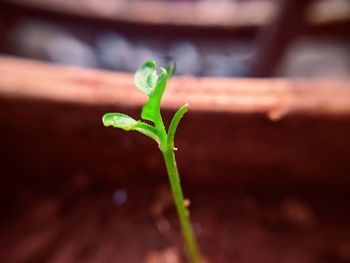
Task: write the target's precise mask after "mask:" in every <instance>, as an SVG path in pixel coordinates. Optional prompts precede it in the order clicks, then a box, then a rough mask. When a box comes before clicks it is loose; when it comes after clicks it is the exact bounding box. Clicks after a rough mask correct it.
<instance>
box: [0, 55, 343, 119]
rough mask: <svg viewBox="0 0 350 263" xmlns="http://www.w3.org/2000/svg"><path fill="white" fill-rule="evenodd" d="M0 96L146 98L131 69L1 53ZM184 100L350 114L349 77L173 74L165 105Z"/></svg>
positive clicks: (95, 101) (105, 100) (136, 101)
mask: <svg viewBox="0 0 350 263" xmlns="http://www.w3.org/2000/svg"><path fill="white" fill-rule="evenodd" d="M0 76H1V78H0V96H1V97H13V98H33V99H43V100H49V101H61V102H69V103H78V104H81V103H83V104H89V105H109V106H112V105H116V107H117V105H120V106H135V107H140V106H141V105H142V104H143V103H144V102H145V100H146V97H145V96H144V95H143V94H142V93H141V92H139V91H138V90H137V89H136V88H135V87H134V85H133V80H132V74H128V73H120V72H107V71H101V70H94V69H80V68H75V67H67V66H61V65H53V64H48V63H44V62H38V61H33V60H25V59H18V58H13V57H6V56H1V57H0ZM185 102H188V103H190V105H191V108H192V109H193V110H200V111H214V112H215V111H216V112H233V113H266V114H268V115H269V116H270V117H271V118H273V119H275V118H279V117H281V116H284V115H286V114H288V113H293V112H302V113H304V114H345V115H349V114H350V81H349V80H347V79H344V80H323V79H321V80H320V79H319V80H316V79H315V80H313V79H310V80H307V79H303V80H302V79H298V80H297V79H290V80H288V79H232V78H195V77H176V76H175V77H173V78H172V79H171V81H170V83H169V88H168V90H167V92H166V93H165V97H164V107H165V108H171V109H175V108H177V107H179V106H180V105H181V104H182V103H185Z"/></svg>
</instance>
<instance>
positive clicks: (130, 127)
mask: <svg viewBox="0 0 350 263" xmlns="http://www.w3.org/2000/svg"><path fill="white" fill-rule="evenodd" d="M102 122H103V125H104V126H106V127H108V126H112V127H114V128H120V129H123V130H125V131H138V132H140V133H142V134H144V135H146V136H148V137H150V138H152V139H153V140H155V141H156V142H157V143H159V138H158V137H159V136H158V132H157V130H156V129H155V128H154V127H153V126H151V125H148V124H147V123H143V122H141V121H137V120H135V119H133V118H131V117H129V116H128V115H125V114H122V113H106V114H105V115H103V117H102Z"/></svg>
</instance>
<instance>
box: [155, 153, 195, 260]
mask: <svg viewBox="0 0 350 263" xmlns="http://www.w3.org/2000/svg"><path fill="white" fill-rule="evenodd" d="M162 153H163V157H164V161H165V165H166V168H167V171H168V176H169V181H170V186H171V190H172V193H173V197H174V201H175V205H176V210H177V213H178V216H179V218H180V224H181V228H182V234H183V236H184V238H185V243H186V248H187V254H188V257H189V259H190V262H191V263H200V262H201V260H200V256H199V251H198V247H197V243H196V240H195V238H194V235H193V228H192V224H191V221H190V218H189V215H188V211H187V209H186V207H185V203H184V202H185V200H184V196H183V193H182V188H181V184H180V177H179V172H178V170H177V166H176V160H175V154H174V149H173V147H171V148H170V147H167V149H166V150H164V151H162Z"/></svg>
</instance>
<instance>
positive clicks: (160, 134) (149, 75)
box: [102, 61, 201, 263]
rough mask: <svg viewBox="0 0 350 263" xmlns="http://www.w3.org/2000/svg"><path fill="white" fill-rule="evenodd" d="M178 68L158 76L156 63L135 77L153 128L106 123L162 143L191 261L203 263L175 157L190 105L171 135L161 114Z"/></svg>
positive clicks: (111, 119)
mask: <svg viewBox="0 0 350 263" xmlns="http://www.w3.org/2000/svg"><path fill="white" fill-rule="evenodd" d="M174 68H175V65H174V64H172V65H170V66H169V67H167V68H166V69H165V68H161V69H160V70H161V72H160V74H159V75H158V73H157V65H156V62H155V61H147V62H146V63H145V64H143V65H142V66H141V67H140V68H139V69H138V70H137V72H136V74H135V77H134V83H135V85H136V87H137V88H138V89H139V90H140V91H141V92H143V93H145V94H146V95H147V96H148V101H147V103H146V104H145V105H144V106H143V108H142V111H141V119H143V120H146V121H149V122H151V123H152V124H149V123H146V122H143V121H141V120H135V119H133V118H131V117H129V116H128V115H125V114H122V113H106V114H105V115H103V118H102V121H103V124H104V125H105V126H106V127H108V126H112V127H115V128H120V129H123V130H125V131H138V132H140V133H142V134H144V135H146V136H148V137H150V138H152V139H153V140H155V141H156V142H157V143H158V146H159V149H160V151H161V152H162V155H163V158H164V161H165V166H166V169H167V172H168V177H169V181H170V187H171V190H172V194H173V198H174V202H175V206H176V210H177V214H178V217H179V221H180V225H181V229H182V234H183V237H184V241H185V248H186V251H187V256H188V259H189V261H190V262H191V263H200V262H201V259H200V255H199V250H198V246H197V242H196V239H195V237H194V234H193V228H192V224H191V221H190V218H189V212H188V210H187V208H186V205H185V200H184V195H183V192H182V187H181V183H180V177H179V172H178V169H177V165H176V160H175V153H174V149H175V148H174V137H175V132H176V129H177V127H178V125H179V123H180V120H181V118H182V117H183V116H184V114H185V113H186V112H187V111H188V109H189V105H188V104H185V105H183V106H182V107H180V108H179V110H178V111H177V112H176V113H175V115H174V117H173V119H172V121H171V123H170V126H169V129H168V131H166V128H165V125H164V122H163V119H162V116H161V112H160V103H161V99H162V95H163V93H164V90H165V87H166V84H167V81H168V79H169V78H170V76H171V75H172V73H173V71H174Z"/></svg>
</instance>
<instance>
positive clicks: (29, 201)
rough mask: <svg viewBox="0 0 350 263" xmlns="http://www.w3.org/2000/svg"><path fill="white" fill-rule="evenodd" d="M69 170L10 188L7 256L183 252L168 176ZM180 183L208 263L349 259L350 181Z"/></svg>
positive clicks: (137, 259) (0, 251) (115, 258)
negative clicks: (61, 177)
mask: <svg viewBox="0 0 350 263" xmlns="http://www.w3.org/2000/svg"><path fill="white" fill-rule="evenodd" d="M47 176H48V177H49V176H50V175H47ZM70 178H71V179H69V180H67V181H66V182H65V183H63V184H57V187H53V188H52V187H51V188H50V189H49V188H45V187H42V185H40V183H38V182H33V184H32V185H31V186H28V188H27V189H26V190H23V191H13V194H12V195H8V196H6V195H5V194H3V196H2V197H1V206H0V207H1V211H0V212H1V217H0V220H1V221H0V222H1V225H0V226H1V228H0V258H1V262H7V263H21V262H36V263H40V262H50V263H61V262H62V263H63V262H64V263H70V262H91V263H92V262H94V263H99V262H100V263H107V262H121V263H122V262H127V263H179V262H186V261H185V260H184V255H183V249H182V245H181V244H182V243H181V242H182V241H181V236H180V234H179V233H180V232H179V227H178V223H177V219H176V214H175V209H174V207H173V205H172V201H171V195H170V192H169V189H168V185H167V178H166V177H164V178H159V177H152V176H149V175H143V174H142V175H139V176H133V177H129V178H122V179H120V178H114V179H111V178H100V177H96V176H91V175H88V174H85V173H77V174H73V175H72V176H71V177H70ZM65 180H66V179H65ZM183 183H184V188H185V193H186V196H187V197H189V198H190V200H191V205H190V209H191V216H192V219H193V222H194V228H195V232H196V234H197V236H198V241H199V244H200V248H201V251H202V254H203V256H204V258H205V260H206V262H208V263H232V262H236V263H248V262H249V263H251V262H254V263H260V262H261V263H266V262H280V263H289V262H290V263H292V262H298V263H304V262H305V263H306V262H307V263H316V262H317V263H327V262H329V263H331V262H332V263H337V262H339V263H342V262H350V223H349V222H350V220H349V219H350V211H349V209H348V208H349V206H348V204H349V201H350V194H349V193H347V191H346V189H341V188H339V186H338V188H336V189H330V188H331V187H328V186H324V185H323V186H322V185H298V186H297V187H296V186H293V185H289V186H288V187H287V186H284V187H283V188H278V187H275V188H271V189H269V188H266V187H264V188H263V189H262V187H258V186H256V187H254V186H251V187H245V188H244V189H242V188H239V187H236V186H234V185H229V184H220V183H210V184H209V183H207V182H206V183H204V182H193V181H187V180H184V182H183ZM264 185H268V184H264ZM344 188H346V187H344ZM257 189H260V190H257ZM14 190H16V189H14Z"/></svg>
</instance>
